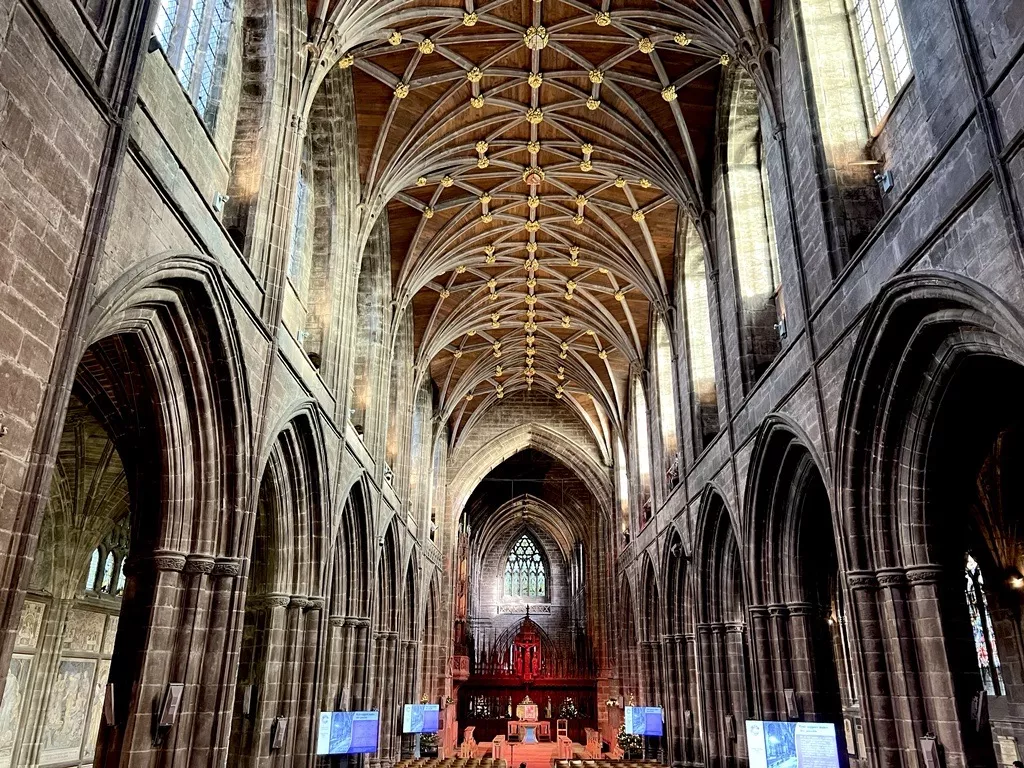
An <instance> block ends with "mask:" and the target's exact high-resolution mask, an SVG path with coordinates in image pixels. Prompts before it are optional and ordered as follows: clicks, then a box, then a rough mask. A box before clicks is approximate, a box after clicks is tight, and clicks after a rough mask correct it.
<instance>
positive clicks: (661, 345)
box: [654, 319, 679, 490]
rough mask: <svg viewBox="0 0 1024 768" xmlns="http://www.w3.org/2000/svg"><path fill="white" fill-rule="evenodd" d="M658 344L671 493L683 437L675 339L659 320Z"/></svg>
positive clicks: (664, 451) (663, 435)
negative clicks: (674, 365)
mask: <svg viewBox="0 0 1024 768" xmlns="http://www.w3.org/2000/svg"><path fill="white" fill-rule="evenodd" d="M654 344H655V359H654V363H655V367H656V371H657V375H658V418H659V420H660V421H661V450H662V454H663V456H664V461H665V479H666V480H667V482H668V488H669V490H671V489H672V488H675V486H676V483H677V482H678V481H679V437H678V433H677V431H676V383H675V375H674V373H673V370H672V340H671V339H670V338H669V335H668V329H667V328H666V326H665V321H664V320H661V319H659V320H658V323H657V325H656V326H655V330H654Z"/></svg>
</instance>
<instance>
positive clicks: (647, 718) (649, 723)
mask: <svg viewBox="0 0 1024 768" xmlns="http://www.w3.org/2000/svg"><path fill="white" fill-rule="evenodd" d="M663 721H664V712H663V711H662V709H661V707H626V733H628V734H631V735H633V736H661V735H663V733H664V728H663V727H662V723H663Z"/></svg>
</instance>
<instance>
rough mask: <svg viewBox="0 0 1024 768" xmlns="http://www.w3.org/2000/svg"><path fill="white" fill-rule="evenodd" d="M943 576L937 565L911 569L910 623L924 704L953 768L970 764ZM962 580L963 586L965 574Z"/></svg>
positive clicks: (929, 719) (909, 573)
mask: <svg viewBox="0 0 1024 768" xmlns="http://www.w3.org/2000/svg"><path fill="white" fill-rule="evenodd" d="M942 577H943V571H942V569H941V568H940V567H939V566H937V565H920V566H915V567H913V568H908V569H907V583H908V585H909V586H908V593H909V594H908V598H909V599H908V602H909V606H910V620H911V622H912V624H913V627H914V631H913V634H914V638H915V640H916V648H917V651H916V655H917V656H918V659H919V663H920V670H921V672H920V683H921V695H922V698H923V701H922V705H923V707H924V709H925V710H926V712H927V716H928V723H929V725H930V726H931V728H932V730H933V731H934V733H935V735H936V737H937V738H938V740H939V743H940V744H942V746H943V748H944V749H945V751H946V756H947V764H950V765H952V764H956V763H957V762H959V763H961V764H963V763H966V762H967V756H966V755H965V752H966V749H965V745H964V740H963V736H962V734H961V730H960V717H959V713H958V712H957V706H956V689H955V687H954V683H953V677H952V675H951V674H950V668H949V659H948V657H947V655H946V640H945V631H944V629H943V626H942V598H941V587H942V584H941V579H942ZM960 579H961V584H962V582H963V576H962V575H961V577H960ZM961 588H962V587H961ZM963 610H966V609H965V608H964V609H963Z"/></svg>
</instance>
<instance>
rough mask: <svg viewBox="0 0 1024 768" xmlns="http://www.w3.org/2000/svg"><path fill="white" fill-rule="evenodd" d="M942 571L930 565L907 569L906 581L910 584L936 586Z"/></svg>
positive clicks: (936, 566)
mask: <svg viewBox="0 0 1024 768" xmlns="http://www.w3.org/2000/svg"><path fill="white" fill-rule="evenodd" d="M942 574H943V569H942V568H941V567H940V566H938V565H934V564H931V563H927V564H925V565H915V566H911V567H910V568H907V581H909V582H910V583H911V584H937V583H938V582H939V580H940V579H942Z"/></svg>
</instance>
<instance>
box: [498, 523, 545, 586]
mask: <svg viewBox="0 0 1024 768" xmlns="http://www.w3.org/2000/svg"><path fill="white" fill-rule="evenodd" d="M547 589H548V585H547V568H546V567H545V566H544V557H543V556H542V555H541V553H540V547H538V546H537V542H536V541H535V540H534V539H533V537H532V536H530V535H529V534H528V533H524V534H523V535H522V536H520V537H519V540H518V541H516V543H515V544H514V545H513V546H512V550H511V551H510V552H509V553H508V558H507V559H506V561H505V595H506V596H508V597H546V596H547Z"/></svg>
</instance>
